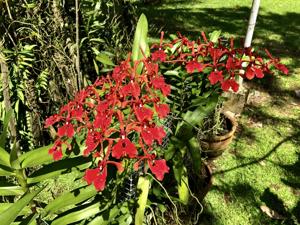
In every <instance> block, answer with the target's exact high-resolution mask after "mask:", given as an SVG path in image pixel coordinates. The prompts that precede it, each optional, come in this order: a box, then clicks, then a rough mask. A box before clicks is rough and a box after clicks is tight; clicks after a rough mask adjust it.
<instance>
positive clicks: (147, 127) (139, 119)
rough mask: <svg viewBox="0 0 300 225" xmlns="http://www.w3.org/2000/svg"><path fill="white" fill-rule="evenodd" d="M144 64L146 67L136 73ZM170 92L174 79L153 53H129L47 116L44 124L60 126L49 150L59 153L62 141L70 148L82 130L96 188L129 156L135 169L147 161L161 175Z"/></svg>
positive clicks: (56, 156)
mask: <svg viewBox="0 0 300 225" xmlns="http://www.w3.org/2000/svg"><path fill="white" fill-rule="evenodd" d="M140 64H143V71H142V72H141V73H137V69H138V67H139V65H140ZM169 94H170V85H168V84H166V83H165V79H164V77H163V76H162V75H161V74H160V73H159V70H158V64H157V62H156V60H155V59H151V58H143V59H142V60H138V61H134V62H131V60H130V56H129V57H128V59H127V60H125V61H123V62H121V63H120V65H118V66H116V67H115V68H114V70H113V72H112V73H111V74H109V75H107V76H103V77H101V78H99V79H98V80H96V82H95V83H94V84H93V85H91V86H88V87H86V88H85V89H83V90H81V91H80V92H79V93H78V94H77V95H76V96H75V98H74V100H72V101H70V102H69V103H68V104H66V105H65V106H63V107H62V108H61V109H60V112H59V113H58V114H56V115H53V116H51V117H49V118H48V119H47V120H46V127H49V126H52V125H54V126H55V127H56V128H57V139H56V140H55V143H54V145H53V147H52V148H51V149H50V150H49V153H50V154H52V155H53V158H54V159H55V160H59V159H61V158H62V156H63V154H62V146H63V145H66V146H67V149H68V151H72V149H73V147H72V145H71V144H70V143H72V140H73V139H74V138H75V137H76V136H82V137H83V139H84V140H85V146H86V147H85V149H84V150H83V152H82V154H83V155H84V156H88V155H92V156H93V159H94V161H95V164H94V165H95V167H94V168H89V169H87V170H86V172H85V176H84V178H85V180H86V181H87V183H88V184H92V183H93V184H94V186H95V188H96V189H97V190H98V191H102V190H103V189H104V188H105V184H106V177H107V165H108V164H112V165H114V166H116V168H117V169H118V171H119V172H120V173H121V172H123V170H124V169H125V168H126V163H127V164H128V161H129V162H130V165H133V167H134V168H135V169H136V170H138V168H139V166H140V165H147V167H149V168H150V170H151V172H152V173H153V174H154V175H155V176H156V178H157V179H158V180H162V179H163V177H164V174H165V173H167V172H168V171H169V168H168V166H167V164H166V161H165V160H164V159H160V158H159V152H158V151H157V149H156V148H155V146H158V145H160V144H162V140H163V138H164V137H165V135H166V132H165V130H164V127H163V126H162V125H160V123H159V122H160V121H161V120H162V119H164V118H165V117H166V116H167V114H168V113H169V106H168V105H167V104H165V103H164V100H165V97H166V96H168V95H169ZM142 161H144V162H145V163H142ZM145 170H146V168H145Z"/></svg>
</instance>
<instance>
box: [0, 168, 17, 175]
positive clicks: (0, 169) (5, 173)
mask: <svg viewBox="0 0 300 225" xmlns="http://www.w3.org/2000/svg"><path fill="white" fill-rule="evenodd" d="M13 175H15V173H13V172H10V171H9V170H4V169H2V168H0V177H3V176H13Z"/></svg>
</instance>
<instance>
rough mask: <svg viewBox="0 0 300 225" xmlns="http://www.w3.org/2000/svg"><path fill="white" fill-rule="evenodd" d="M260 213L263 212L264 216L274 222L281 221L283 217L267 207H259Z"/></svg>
mask: <svg viewBox="0 0 300 225" xmlns="http://www.w3.org/2000/svg"><path fill="white" fill-rule="evenodd" d="M260 209H261V211H263V212H264V213H265V214H267V216H268V217H270V218H272V219H276V220H283V219H284V218H285V217H283V216H282V215H279V214H278V213H277V212H276V211H274V210H273V209H270V208H269V207H268V206H265V205H261V206H260Z"/></svg>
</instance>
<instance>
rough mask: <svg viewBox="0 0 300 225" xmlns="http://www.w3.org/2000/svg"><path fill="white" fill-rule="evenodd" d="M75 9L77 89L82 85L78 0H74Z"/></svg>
mask: <svg viewBox="0 0 300 225" xmlns="http://www.w3.org/2000/svg"><path fill="white" fill-rule="evenodd" d="M75 10H76V70H77V76H78V77H77V79H78V81H77V82H78V90H80V89H81V85H82V74H81V72H80V52H79V0H75Z"/></svg>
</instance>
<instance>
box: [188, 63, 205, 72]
mask: <svg viewBox="0 0 300 225" xmlns="http://www.w3.org/2000/svg"><path fill="white" fill-rule="evenodd" d="M203 68H204V67H203V65H202V64H201V63H199V62H197V61H190V62H188V63H187V64H186V71H187V72H188V73H193V72H194V71H195V70H198V72H201V71H202V70H203Z"/></svg>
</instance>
